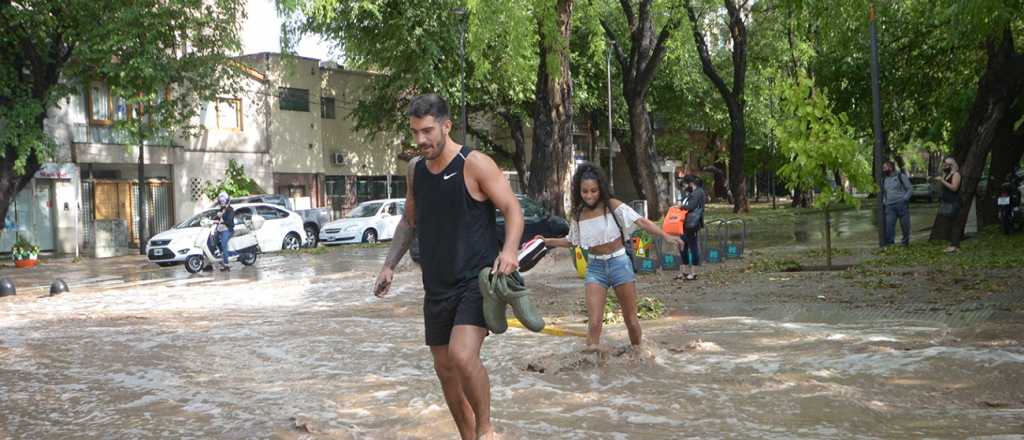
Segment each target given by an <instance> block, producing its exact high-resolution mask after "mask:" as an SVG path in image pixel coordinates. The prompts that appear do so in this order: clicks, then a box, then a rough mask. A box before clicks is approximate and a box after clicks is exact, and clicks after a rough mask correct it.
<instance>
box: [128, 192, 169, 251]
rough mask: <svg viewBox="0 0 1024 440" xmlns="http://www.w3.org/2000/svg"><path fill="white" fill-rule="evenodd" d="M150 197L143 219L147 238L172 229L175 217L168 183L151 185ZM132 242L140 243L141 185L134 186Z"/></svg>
mask: <svg viewBox="0 0 1024 440" xmlns="http://www.w3.org/2000/svg"><path fill="white" fill-rule="evenodd" d="M147 187H148V188H149V197H148V198H147V200H146V206H145V212H144V213H143V215H142V216H143V217H144V218H145V219H146V236H147V237H152V236H154V235H156V234H158V233H160V232H163V231H166V230H168V229H170V228H171V226H172V222H173V216H172V212H171V194H170V191H169V189H168V185H167V184H166V183H159V184H149V185H147ZM131 194H132V198H131V208H132V209H131V211H132V231H131V234H132V241H134V242H135V243H138V242H139V213H138V209H137V208H136V207H137V206H139V185H136V184H133V185H132V192H131Z"/></svg>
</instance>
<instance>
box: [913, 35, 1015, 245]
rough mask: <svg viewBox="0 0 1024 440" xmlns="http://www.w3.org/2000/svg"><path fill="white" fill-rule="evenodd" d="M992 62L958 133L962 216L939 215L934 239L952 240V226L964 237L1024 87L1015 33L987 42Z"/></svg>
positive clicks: (955, 151)
mask: <svg viewBox="0 0 1024 440" xmlns="http://www.w3.org/2000/svg"><path fill="white" fill-rule="evenodd" d="M985 46H986V49H987V52H988V63H987V65H986V66H985V72H984V73H983V74H982V75H981V78H980V79H979V80H978V92H977V94H976V95H975V98H974V104H973V105H972V107H971V111H970V113H969V115H968V118H967V121H966V123H965V124H964V126H963V128H962V129H961V130H960V132H959V133H958V134H957V137H956V142H955V144H954V146H953V157H954V158H955V159H956V160H957V162H958V163H960V164H962V165H961V167H960V176H961V183H960V192H959V197H960V206H961V207H962V208H961V209H960V215H959V216H958V217H957V218H955V219H950V218H947V217H943V216H941V215H936V216H935V221H934V223H933V224H932V233H931V236H930V239H931V240H948V239H949V236H948V235H947V232H946V231H947V229H948V223H949V222H950V221H953V222H955V223H954V224H953V228H952V230H953V233H954V234H963V230H964V225H965V224H966V223H967V216H968V214H969V213H970V207H971V202H973V201H974V196H975V193H976V192H977V188H978V181H979V180H980V179H981V174H982V171H983V169H984V167H985V162H986V161H987V159H988V155H989V151H990V150H991V149H992V144H993V141H994V140H995V138H996V136H997V133H998V131H999V128H1000V125H1001V124H1003V123H1004V119H1006V118H1008V117H1009V114H1010V111H1009V110H1010V105H1011V104H1012V102H1013V99H1014V98H1015V97H1016V96H1018V94H1019V93H1020V91H1021V88H1022V85H1024V80H1022V79H1021V78H1022V77H1024V56H1022V55H1020V54H1017V53H1016V52H1015V50H1014V47H1013V34H1012V33H1011V31H1010V29H1009V28H1007V29H1005V30H1004V31H1003V32H1002V33H1001V34H1000V35H998V36H993V37H990V38H989V39H988V41H987V42H986V43H985Z"/></svg>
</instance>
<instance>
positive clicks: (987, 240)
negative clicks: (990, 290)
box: [862, 227, 1024, 270]
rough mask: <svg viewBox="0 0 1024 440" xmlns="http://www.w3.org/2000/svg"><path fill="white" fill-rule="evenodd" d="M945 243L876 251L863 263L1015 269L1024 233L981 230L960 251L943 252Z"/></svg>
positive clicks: (1023, 261)
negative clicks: (1009, 233) (872, 256)
mask: <svg viewBox="0 0 1024 440" xmlns="http://www.w3.org/2000/svg"><path fill="white" fill-rule="evenodd" d="M946 245H947V244H946V243H944V242H923V243H911V245H910V246H909V247H902V246H890V247H887V248H883V249H880V250H878V251H876V256H875V258H871V259H869V260H867V261H865V262H864V263H862V266H868V267H919V266H925V267H930V268H933V269H941V270H949V269H963V270H970V269H1015V268H1021V267H1024V234H1014V235H1004V234H1003V233H1002V232H1001V231H1000V230H999V228H998V227H990V228H986V229H984V230H982V231H981V233H979V234H978V235H977V236H976V237H975V238H974V239H971V240H966V241H964V242H963V243H961V244H960V251H959V252H955V253H948V254H947V253H945V252H943V249H945V248H946Z"/></svg>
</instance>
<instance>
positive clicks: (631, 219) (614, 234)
mask: <svg viewBox="0 0 1024 440" xmlns="http://www.w3.org/2000/svg"><path fill="white" fill-rule="evenodd" d="M612 215H615V216H616V217H618V220H619V224H621V225H622V229H623V232H619V226H618V225H617V224H616V223H615V219H613V218H612ZM638 219H640V214H637V213H636V211H634V210H633V208H630V207H629V205H627V204H625V203H623V204H621V205H619V207H618V208H616V209H615V211H613V212H610V213H606V214H605V215H602V216H600V217H594V218H588V219H586V220H580V221H579V222H577V221H575V220H573V221H570V222H569V236H568V237H566V239H568V240H569V242H570V243H572V244H573V245H574V246H579V247H581V248H584V249H590V248H592V247H594V246H600V245H602V244H605V243H611V242H613V241H615V240H616V239H618V238H622V234H623V233H625V235H626V236H627V237H628V236H629V234H630V233H632V232H633V231H634V230H635V229H636V225H635V223H636V221H637V220H638Z"/></svg>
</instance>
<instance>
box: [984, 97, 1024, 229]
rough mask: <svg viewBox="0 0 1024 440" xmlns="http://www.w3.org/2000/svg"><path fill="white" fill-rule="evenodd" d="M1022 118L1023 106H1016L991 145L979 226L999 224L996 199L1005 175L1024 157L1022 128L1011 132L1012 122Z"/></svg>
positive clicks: (1023, 113)
mask: <svg viewBox="0 0 1024 440" xmlns="http://www.w3.org/2000/svg"><path fill="white" fill-rule="evenodd" d="M1021 117H1024V105H1018V106H1017V107H1016V109H1015V111H1013V112H1012V113H1011V114H1010V115H1009V116H1008V117H1006V118H1004V119H1003V124H1002V127H1001V128H1000V130H999V132H998V133H997V134H996V139H995V141H993V145H992V160H991V163H990V165H989V172H988V186H987V188H986V191H985V193H984V194H979V195H978V196H979V200H978V223H979V224H980V225H981V226H987V225H995V224H998V223H999V211H998V210H997V209H996V197H998V196H999V191H1000V189H1001V187H1002V185H1003V182H1005V181H1006V177H1007V175H1009V174H1010V173H1011V172H1013V171H1014V168H1015V167H1016V166H1017V165H1018V164H1020V159H1021V157H1022V156H1024V126H1022V127H1021V129H1020V130H1017V131H1013V124H1014V122H1016V121H1018V120H1020V118H1021Z"/></svg>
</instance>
